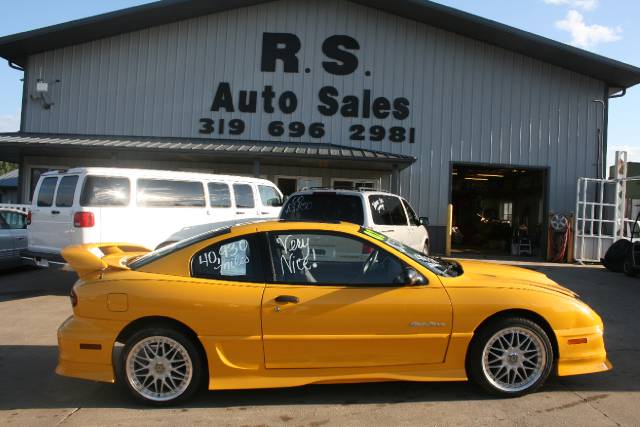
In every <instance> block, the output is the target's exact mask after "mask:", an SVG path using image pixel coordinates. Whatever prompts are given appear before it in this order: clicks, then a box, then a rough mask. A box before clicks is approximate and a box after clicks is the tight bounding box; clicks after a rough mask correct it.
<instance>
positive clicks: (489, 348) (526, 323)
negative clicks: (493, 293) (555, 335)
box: [467, 317, 553, 397]
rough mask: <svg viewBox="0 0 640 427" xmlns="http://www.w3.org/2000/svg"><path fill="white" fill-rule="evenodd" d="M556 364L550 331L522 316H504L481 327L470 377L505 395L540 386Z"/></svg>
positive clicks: (470, 355)
mask: <svg viewBox="0 0 640 427" xmlns="http://www.w3.org/2000/svg"><path fill="white" fill-rule="evenodd" d="M552 367H553V348H552V347H551V342H550V340H549V337H548V336H547V334H546V332H545V331H544V330H543V329H542V328H541V327H540V326H539V325H538V324H536V323H534V322H532V321H531V320H529V319H525V318H520V317H510V318H505V319H500V320H497V321H495V322H492V323H490V324H489V325H488V326H487V327H485V328H483V329H482V330H480V331H479V332H478V334H477V336H476V337H474V339H473V341H472V343H471V346H470V349H469V353H468V356H467V372H468V374H469V378H470V379H471V380H472V381H474V382H475V383H476V384H478V385H479V386H481V387H482V388H484V389H485V390H487V391H488V392H490V393H492V394H494V395H497V396H501V397H517V396H522V395H524V394H527V393H531V392H533V391H535V390H537V389H538V388H540V387H541V386H542V385H543V384H544V382H545V381H546V380H547V378H548V377H549V374H550V373H551V369H552Z"/></svg>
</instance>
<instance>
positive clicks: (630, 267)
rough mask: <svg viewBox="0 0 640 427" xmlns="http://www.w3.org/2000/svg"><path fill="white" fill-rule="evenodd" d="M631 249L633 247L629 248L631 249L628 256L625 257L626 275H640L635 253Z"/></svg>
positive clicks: (624, 270) (624, 268)
mask: <svg viewBox="0 0 640 427" xmlns="http://www.w3.org/2000/svg"><path fill="white" fill-rule="evenodd" d="M631 251H632V249H631V248H629V250H628V251H627V256H626V257H625V258H624V265H623V266H622V271H623V272H624V274H625V276H629V277H636V276H637V275H638V269H637V268H636V266H635V265H634V262H633V254H632V253H631Z"/></svg>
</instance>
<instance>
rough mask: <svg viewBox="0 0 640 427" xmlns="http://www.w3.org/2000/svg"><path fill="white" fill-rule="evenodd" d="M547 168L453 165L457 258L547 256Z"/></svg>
mask: <svg viewBox="0 0 640 427" xmlns="http://www.w3.org/2000/svg"><path fill="white" fill-rule="evenodd" d="M547 179H548V178H547V170H546V169H542V168H539V169H532V168H522V167H513V166H509V167H506V166H505V167H496V166H488V165H480V164H454V165H453V167H452V172H451V201H452V205H453V221H452V236H451V247H452V251H453V252H454V254H464V253H480V254H491V255H514V256H533V257H536V256H538V257H539V256H542V254H543V250H542V248H543V247H544V245H545V239H546V215H545V214H544V212H546V209H545V204H546V190H547Z"/></svg>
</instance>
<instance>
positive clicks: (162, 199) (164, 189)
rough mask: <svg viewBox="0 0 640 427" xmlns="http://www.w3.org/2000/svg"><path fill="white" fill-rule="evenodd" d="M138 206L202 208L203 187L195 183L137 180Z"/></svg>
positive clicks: (203, 204)
mask: <svg viewBox="0 0 640 427" xmlns="http://www.w3.org/2000/svg"><path fill="white" fill-rule="evenodd" d="M137 200H138V206H142V207H146V208H173V207H181V208H184V207H204V206H205V205H206V203H205V200H204V186H203V185H202V183H201V182H197V181H169V180H164V179H139V180H138V196H137Z"/></svg>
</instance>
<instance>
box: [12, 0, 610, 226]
mask: <svg viewBox="0 0 640 427" xmlns="http://www.w3.org/2000/svg"><path fill="white" fill-rule="evenodd" d="M263 32H293V33H295V34H296V35H297V36H298V37H299V38H300V40H301V42H302V46H303V47H302V50H301V51H300V53H299V58H300V67H301V73H299V74H285V73H283V72H282V70H281V64H280V63H278V70H277V72H276V73H261V72H260V70H259V67H260V55H261V44H262V33H263ZM334 34H347V35H350V36H352V37H354V38H356V39H357V40H358V41H359V42H360V45H361V49H360V51H358V52H357V55H358V58H359V61H360V66H359V68H358V70H357V71H356V73H354V74H352V75H349V76H344V77H339V76H333V75H330V74H328V73H326V72H324V70H323V69H322V65H321V64H322V61H323V60H325V58H324V56H323V55H322V52H321V45H322V42H323V41H324V39H326V38H327V37H328V36H331V35H334ZM28 67H29V72H28V74H27V76H28V88H29V90H30V91H33V90H34V88H35V82H36V79H37V78H39V77H42V78H43V79H44V80H46V81H49V82H52V81H53V80H55V79H60V80H61V82H60V83H59V84H53V85H52V86H51V90H50V94H49V95H50V97H51V98H52V100H53V102H55V103H56V105H54V106H53V107H52V108H51V109H50V110H44V109H42V108H41V106H40V104H39V103H38V102H36V101H32V100H30V101H29V102H28V106H27V111H26V116H25V117H26V123H25V131H27V132H55V133H72V134H73V133H80V134H107V135H109V134H110V135H145V136H173V137H202V135H200V134H199V133H198V127H199V124H198V119H199V118H200V117H208V116H211V113H210V111H209V108H210V106H211V102H212V99H213V95H214V92H215V90H216V88H217V85H218V83H219V82H221V81H228V82H230V83H231V86H232V91H233V95H234V97H235V98H236V99H237V95H238V91H239V90H241V89H242V90H248V89H254V90H257V91H258V103H259V104H261V98H260V92H261V91H262V89H263V87H264V86H265V85H272V86H273V87H274V89H275V90H276V91H277V92H278V93H282V92H283V91H284V90H293V91H294V92H295V93H296V94H297V95H298V101H299V104H298V109H297V111H296V112H295V113H293V114H290V115H286V114H280V113H278V112H276V113H275V114H266V113H263V112H261V109H260V108H259V109H258V112H257V113H256V114H244V113H238V112H237V111H236V112H234V113H227V112H222V113H219V114H215V118H225V119H227V120H229V119H232V118H241V119H243V120H244V121H245V123H246V125H247V130H246V131H245V133H244V134H243V135H241V136H239V137H237V138H242V139H253V140H280V141H292V142H295V141H305V142H308V141H312V142H313V141H318V142H332V143H337V144H344V145H352V146H358V147H365V148H371V149H377V150H383V151H391V152H396V153H402V154H409V155H413V156H415V157H416V158H417V162H416V163H415V164H414V165H413V166H411V167H410V168H409V169H407V170H405V171H403V172H402V174H401V182H400V185H401V192H402V193H403V194H404V195H406V196H407V197H409V198H410V200H411V201H412V203H413V204H414V205H416V207H417V208H418V210H419V211H420V213H421V214H423V215H428V216H430V217H431V219H432V223H433V224H435V225H443V224H444V223H445V214H446V204H447V203H448V200H449V169H450V164H451V162H457V161H463V162H478V163H493V164H513V165H520V166H548V167H549V168H550V176H549V179H550V195H549V200H550V208H551V209H552V210H555V211H559V212H566V211H570V210H571V209H572V206H574V197H575V195H574V193H575V191H574V187H575V183H576V179H577V177H579V176H593V175H594V173H595V163H596V144H597V139H596V138H597V137H596V129H597V128H598V127H602V123H601V122H602V119H601V115H599V114H598V109H597V105H596V104H594V103H593V102H592V101H591V100H592V99H594V98H601V97H602V93H603V90H604V84H603V83H602V82H600V81H597V80H594V79H591V78H589V77H586V76H582V75H580V74H577V73H574V72H570V71H567V70H564V69H561V68H559V67H556V66H552V65H550V64H547V63H543V62H540V61H538V60H535V59H532V58H529V57H525V56H522V55H520V54H516V53H513V52H510V51H506V50H504V49H501V48H498V47H495V46H493V45H489V44H486V43H482V42H479V41H476V40H473V39H469V38H466V37H463V36H460V35H457V34H453V33H448V32H445V31H442V30H439V29H437V28H433V27H429V26H427V25H424V24H420V23H417V22H414V21H410V20H407V19H404V18H400V17H397V16H393V15H390V14H387V13H383V12H380V11H378V10H375V9H371V8H366V7H364V6H361V5H356V4H354V3H351V2H348V1H344V0H327V1H321V0H310V1H305V2H301V1H294V0H281V1H276V2H271V3H266V4H263V5H259V6H254V7H250V8H242V9H236V10H232V11H228V12H224V13H220V14H214V15H208V16H203V17H199V18H194V19H190V20H185V21H180V22H176V23H173V24H168V25H163V26H159V27H154V28H149V29H145V30H141V31H137V32H133V33H128V34H122V35H119V36H116V37H111V38H108V39H104V40H98V41H95V42H91V43H86V44H83V45H79V46H71V47H67V48H63V49H59V50H55V51H51V52H45V53H41V54H37V55H34V56H32V57H30V58H29V65H28ZM306 67H309V68H310V69H311V73H309V74H306V73H305V72H304V69H305V68H306ZM41 70H42V71H41ZM365 71H371V73H372V75H371V77H365V75H364V72H365ZM41 73H42V74H41ZM327 84H330V85H332V86H335V87H336V88H338V90H339V91H340V95H341V96H344V95H350V94H354V95H356V96H359V97H361V96H362V91H363V90H364V89H371V90H372V95H373V96H374V97H376V96H386V97H388V98H391V99H393V98H396V97H399V96H405V97H407V98H408V99H409V100H410V101H411V106H410V109H411V115H410V117H409V119H407V120H404V121H398V120H396V119H394V118H393V117H390V118H388V119H385V120H378V119H375V118H371V119H366V120H365V119H352V118H342V117H341V116H339V115H337V116H334V117H331V118H328V117H325V116H322V115H321V114H320V113H319V112H318V110H317V105H318V100H317V96H318V90H319V89H320V88H321V87H322V86H324V85H327ZM273 120H282V121H284V122H285V123H288V122H291V121H303V122H304V123H305V124H307V125H308V124H310V123H312V122H323V123H325V126H326V131H327V133H326V136H325V137H324V138H322V139H321V140H312V139H309V138H290V137H288V136H283V137H282V138H274V137H270V136H269V135H268V133H267V132H266V129H267V126H268V123H270V122H271V121H273ZM356 123H359V124H363V125H365V126H367V127H369V126H371V125H383V126H385V127H386V128H389V127H391V126H405V127H411V126H413V127H415V128H416V131H417V135H416V136H417V142H416V144H413V145H409V144H406V143H404V144H394V143H391V142H389V141H384V142H366V141H365V142H356V141H353V142H352V141H350V140H349V127H350V126H351V125H352V124H356ZM214 136H215V135H214ZM225 138H229V139H232V138H234V137H233V136H228V135H227V136H225Z"/></svg>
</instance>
